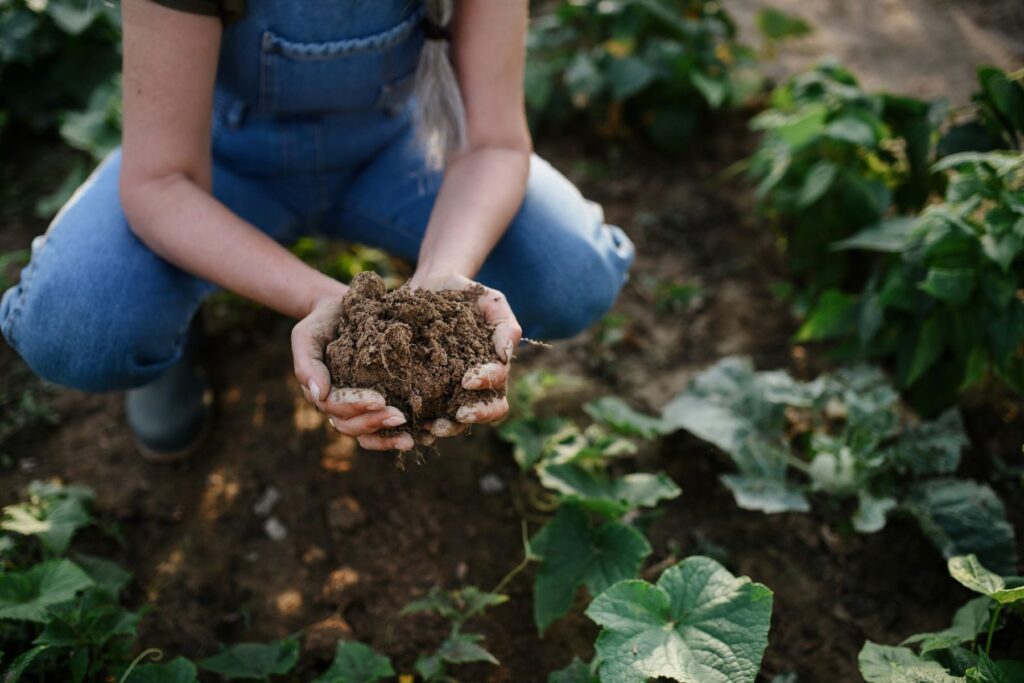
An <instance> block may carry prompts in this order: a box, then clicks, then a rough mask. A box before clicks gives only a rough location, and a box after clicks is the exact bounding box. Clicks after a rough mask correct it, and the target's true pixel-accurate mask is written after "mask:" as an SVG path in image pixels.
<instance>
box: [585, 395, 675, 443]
mask: <svg viewBox="0 0 1024 683" xmlns="http://www.w3.org/2000/svg"><path fill="white" fill-rule="evenodd" d="M583 410H584V411H585V412H586V413H587V415H589V416H590V417H592V418H594V419H595V420H597V421H598V422H602V423H604V424H606V425H608V426H609V427H611V428H612V429H613V430H615V431H616V432H619V433H620V434H625V435H626V436H639V437H640V438H643V439H654V438H656V437H658V436H660V435H661V434H664V433H665V423H664V422H663V421H662V420H661V418H657V417H652V416H650V415H645V414H644V413H641V412H638V411H636V410H634V409H633V408H632V407H630V405H629V404H628V403H626V402H625V401H623V400H622V399H621V398H619V397H618V396H606V397H604V398H599V399H597V400H596V401H590V402H589V403H587V404H585V405H584V406H583Z"/></svg>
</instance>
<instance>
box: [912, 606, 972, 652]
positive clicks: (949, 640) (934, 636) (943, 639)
mask: <svg viewBox="0 0 1024 683" xmlns="http://www.w3.org/2000/svg"><path fill="white" fill-rule="evenodd" d="M991 605H992V600H991V599H990V598H988V597H987V596H985V597H980V598H974V599H973V600H970V601H969V602H968V603H967V604H966V605H964V606H963V607H961V608H960V609H958V610H957V611H956V614H954V615H953V623H952V624H950V626H949V627H948V628H945V629H943V630H941V631H934V632H931V633H918V634H916V635H913V636H910V637H909V638H907V639H906V640H904V641H903V644H904V645H911V644H914V643H921V654H922V655H924V654H927V653H928V652H931V651H932V650H942V649H946V648H949V647H951V646H953V645H960V644H962V643H969V642H971V641H973V640H974V639H975V637H977V635H978V634H979V633H983V632H984V631H985V630H986V629H987V628H988V624H989V607H990V606H991Z"/></svg>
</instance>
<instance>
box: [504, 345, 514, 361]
mask: <svg viewBox="0 0 1024 683" xmlns="http://www.w3.org/2000/svg"><path fill="white" fill-rule="evenodd" d="M513 350H515V345H514V344H513V343H512V340H511V339H509V340H508V341H507V342H505V362H506V363H508V362H509V361H511V360H512V351H513Z"/></svg>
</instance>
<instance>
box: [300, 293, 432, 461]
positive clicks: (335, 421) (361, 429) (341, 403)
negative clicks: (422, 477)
mask: <svg viewBox="0 0 1024 683" xmlns="http://www.w3.org/2000/svg"><path fill="white" fill-rule="evenodd" d="M343 298H344V291H341V292H340V293H338V294H331V295H329V296H325V297H323V298H320V299H317V300H316V301H315V302H314V304H313V306H312V309H311V310H310V312H309V314H308V315H307V316H306V317H305V318H303V319H302V320H300V321H299V322H298V323H297V324H296V325H295V327H294V328H292V358H293V361H294V364H295V376H296V377H297V378H298V380H299V384H301V385H302V393H303V395H305V397H306V399H307V400H309V401H310V402H311V403H313V405H315V406H316V407H317V408H318V409H319V410H320V411H321V412H323V413H327V415H328V416H329V418H328V419H329V420H330V422H331V425H332V426H333V427H334V428H335V429H337V430H338V431H339V432H341V433H342V434H346V435H348V436H353V437H355V438H356V439H357V440H358V441H359V445H360V446H362V447H363V448H365V449H367V450H371V451H389V450H400V451H408V450H410V449H412V447H413V446H414V445H415V443H414V441H413V438H412V436H410V435H409V434H408V433H406V432H402V433H401V434H398V435H397V436H387V437H386V436H380V435H378V434H377V433H376V432H377V431H378V430H380V429H384V428H387V427H398V426H401V425H403V424H405V417H404V416H403V415H402V411H400V410H398V408H395V407H393V406H388V405H385V403H384V397H383V396H381V395H380V394H379V393H377V392H376V391H372V390H370V389H358V388H344V389H332V388H331V373H330V371H329V370H328V369H327V364H326V363H324V353H325V350H326V348H327V345H328V344H329V343H330V342H331V341H333V340H334V338H335V336H336V335H337V323H338V318H340V317H341V313H342V306H341V301H342V299H343Z"/></svg>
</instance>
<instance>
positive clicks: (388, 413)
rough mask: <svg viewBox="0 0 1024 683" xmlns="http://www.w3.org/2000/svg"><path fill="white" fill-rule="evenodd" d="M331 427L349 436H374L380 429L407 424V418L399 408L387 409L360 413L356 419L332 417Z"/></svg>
mask: <svg viewBox="0 0 1024 683" xmlns="http://www.w3.org/2000/svg"><path fill="white" fill-rule="evenodd" d="M330 421H331V426H332V427H334V428H335V429H337V430H338V431H339V432H341V433H342V434H345V435H347V436H362V435H363V434H373V433H374V432H376V431H378V430H380V429H386V428H388V427H398V426H401V425H404V424H405V416H404V415H402V411H400V410H398V409H397V408H385V409H384V410H374V411H372V412H368V413H360V414H359V415H356V416H355V417H350V418H348V419H342V418H339V417H334V416H333V415H332V416H331V419H330Z"/></svg>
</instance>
